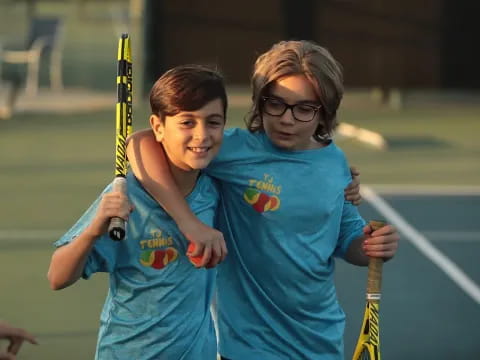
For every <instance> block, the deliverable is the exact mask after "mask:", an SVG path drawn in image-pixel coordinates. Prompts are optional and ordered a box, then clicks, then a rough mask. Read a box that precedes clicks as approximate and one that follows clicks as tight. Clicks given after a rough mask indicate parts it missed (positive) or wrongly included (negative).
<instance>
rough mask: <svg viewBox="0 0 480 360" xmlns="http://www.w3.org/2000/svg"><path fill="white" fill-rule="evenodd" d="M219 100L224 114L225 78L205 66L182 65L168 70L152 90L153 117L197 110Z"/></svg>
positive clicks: (225, 99)
mask: <svg viewBox="0 0 480 360" xmlns="http://www.w3.org/2000/svg"><path fill="white" fill-rule="evenodd" d="M215 99H220V100H221V101H222V105H223V114H224V116H225V115H226V112H227V106H228V101H227V93H226V90H225V82H224V79H223V76H222V75H221V74H220V72H218V71H217V70H214V69H211V68H209V67H207V66H203V65H193V64H192V65H181V66H176V67H174V68H172V69H170V70H168V71H166V72H165V73H164V74H163V75H162V76H161V77H160V78H159V79H158V80H157V81H156V82H155V84H154V85H153V87H152V89H151V91H150V108H151V111H152V114H155V115H158V116H160V117H161V118H162V119H164V117H165V116H174V115H176V114H178V113H180V112H182V111H195V110H198V109H200V108H202V107H203V106H204V105H206V104H207V103H209V102H210V101H212V100H215Z"/></svg>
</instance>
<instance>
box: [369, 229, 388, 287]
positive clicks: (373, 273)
mask: <svg viewBox="0 0 480 360" xmlns="http://www.w3.org/2000/svg"><path fill="white" fill-rule="evenodd" d="M369 225H370V227H371V228H372V230H373V231H375V230H378V229H380V228H381V227H383V226H385V225H386V224H385V222H383V221H378V220H372V221H370V222H369ZM382 268H383V259H381V258H370V261H369V263H368V280H367V292H368V293H378V294H380V292H381V289H382Z"/></svg>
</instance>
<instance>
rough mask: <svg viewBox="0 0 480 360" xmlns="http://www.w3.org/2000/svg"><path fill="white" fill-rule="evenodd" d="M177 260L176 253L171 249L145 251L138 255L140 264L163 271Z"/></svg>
mask: <svg viewBox="0 0 480 360" xmlns="http://www.w3.org/2000/svg"><path fill="white" fill-rule="evenodd" d="M177 258H178V251H177V250H176V249H175V248H173V247H168V248H166V249H162V250H146V251H143V252H142V254H141V255H140V264H142V265H143V266H146V267H152V268H154V269H163V268H164V267H165V266H167V265H168V264H170V263H171V262H173V261H175V260H177Z"/></svg>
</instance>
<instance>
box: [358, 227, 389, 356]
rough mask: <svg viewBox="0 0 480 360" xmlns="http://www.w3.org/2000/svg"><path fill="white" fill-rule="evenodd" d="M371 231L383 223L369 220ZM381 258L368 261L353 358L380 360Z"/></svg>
mask: <svg viewBox="0 0 480 360" xmlns="http://www.w3.org/2000/svg"><path fill="white" fill-rule="evenodd" d="M369 225H370V227H371V228H372V230H373V231H375V230H377V229H380V228H381V227H383V226H384V225H385V223H384V222H381V221H370V223H369ZM382 267H383V259H381V258H370V261H369V263H368V280H367V304H366V307H365V315H364V316H363V322H362V329H361V332H360V336H359V337H358V341H357V346H356V347H355V352H354V353H353V360H380V325H379V312H378V310H379V303H380V297H381V287H382Z"/></svg>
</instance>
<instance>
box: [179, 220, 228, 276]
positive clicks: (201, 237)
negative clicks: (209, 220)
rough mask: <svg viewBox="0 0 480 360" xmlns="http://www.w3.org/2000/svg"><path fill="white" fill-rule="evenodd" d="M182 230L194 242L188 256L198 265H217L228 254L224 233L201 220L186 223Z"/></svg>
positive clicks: (209, 266)
mask: <svg viewBox="0 0 480 360" xmlns="http://www.w3.org/2000/svg"><path fill="white" fill-rule="evenodd" d="M180 231H181V232H182V233H183V234H184V235H185V237H186V238H187V240H188V241H190V242H191V243H193V244H194V245H193V246H189V250H188V251H187V256H188V257H189V258H190V259H191V261H192V263H193V264H194V265H195V266H196V267H206V268H212V267H215V266H217V265H218V264H219V263H221V262H222V261H223V260H224V259H225V257H226V256H227V246H226V245H225V239H224V238H223V234H222V233H221V232H220V231H218V230H216V229H214V228H211V227H210V226H207V225H205V224H204V223H202V222H201V221H200V220H196V221H193V222H190V223H187V224H186V225H185V224H184V225H183V226H182V228H180Z"/></svg>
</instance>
